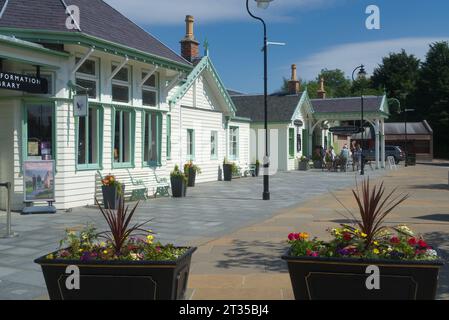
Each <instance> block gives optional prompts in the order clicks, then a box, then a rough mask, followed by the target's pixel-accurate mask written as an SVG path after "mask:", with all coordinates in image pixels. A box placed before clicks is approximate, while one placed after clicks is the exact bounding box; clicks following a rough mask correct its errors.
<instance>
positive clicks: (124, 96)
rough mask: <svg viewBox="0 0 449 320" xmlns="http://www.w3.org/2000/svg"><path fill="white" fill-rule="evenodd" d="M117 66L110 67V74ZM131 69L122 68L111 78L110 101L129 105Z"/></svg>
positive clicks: (127, 67)
mask: <svg viewBox="0 0 449 320" xmlns="http://www.w3.org/2000/svg"><path fill="white" fill-rule="evenodd" d="M116 68H118V65H116V64H113V65H112V69H111V70H112V72H114V70H115V69H116ZM131 91H132V90H131V67H129V66H124V67H123V68H121V69H120V71H119V72H117V74H116V75H115V76H114V78H112V101H116V102H123V103H129V102H130V101H131Z"/></svg>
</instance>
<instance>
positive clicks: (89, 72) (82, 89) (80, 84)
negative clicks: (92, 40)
mask: <svg viewBox="0 0 449 320" xmlns="http://www.w3.org/2000/svg"><path fill="white" fill-rule="evenodd" d="M80 60H81V58H80V57H77V58H76V59H75V61H76V63H78V62H79V61H80ZM99 74H100V71H99V62H98V60H96V59H87V60H86V61H85V62H84V63H83V64H82V65H81V67H79V69H78V70H77V72H76V76H75V77H76V84H77V88H76V91H77V94H86V93H87V94H88V96H89V98H90V99H97V96H98V88H99V82H100V80H99V79H100V75H99Z"/></svg>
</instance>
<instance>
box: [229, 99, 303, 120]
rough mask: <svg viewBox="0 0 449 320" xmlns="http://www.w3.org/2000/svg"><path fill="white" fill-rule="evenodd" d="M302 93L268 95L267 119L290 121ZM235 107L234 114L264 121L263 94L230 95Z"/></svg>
mask: <svg viewBox="0 0 449 320" xmlns="http://www.w3.org/2000/svg"><path fill="white" fill-rule="evenodd" d="M302 95H303V94H302V93H300V94H297V95H284V96H279V95H276V96H268V121H269V122H290V121H291V119H292V117H293V115H294V114H295V111H296V109H297V107H298V105H299V102H300V100H301V97H302ZM232 100H233V101H234V104H235V106H236V108H237V112H236V115H237V116H239V117H244V118H250V119H251V120H252V121H253V122H263V121H264V96H263V95H237V96H232Z"/></svg>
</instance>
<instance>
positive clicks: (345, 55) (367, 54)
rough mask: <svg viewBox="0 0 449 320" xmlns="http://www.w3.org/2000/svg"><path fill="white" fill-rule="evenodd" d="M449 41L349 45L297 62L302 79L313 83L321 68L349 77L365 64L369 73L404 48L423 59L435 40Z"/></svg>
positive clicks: (429, 39) (407, 40)
mask: <svg viewBox="0 0 449 320" xmlns="http://www.w3.org/2000/svg"><path fill="white" fill-rule="evenodd" d="M444 40H446V41H447V40H449V38H448V37H442V38H436V37H422V38H399V39H391V40H381V41H371V42H360V43H348V44H342V45H338V46H334V47H330V48H328V49H325V50H323V51H321V52H319V53H316V54H313V55H311V56H309V57H307V58H306V59H304V60H302V61H300V62H298V63H297V64H298V65H299V68H300V69H299V73H300V76H301V78H303V79H307V80H312V79H315V78H316V76H317V75H318V74H319V73H320V71H321V70H322V69H337V68H338V69H341V70H343V71H344V72H345V73H346V75H347V76H348V77H350V76H351V73H352V71H353V70H354V68H355V67H356V66H358V65H360V64H364V65H365V66H366V69H367V71H368V73H372V72H373V71H374V68H376V67H377V66H378V64H380V63H381V62H382V58H383V57H385V56H386V55H388V54H389V53H390V52H399V51H400V50H401V49H404V50H405V51H406V52H407V53H408V54H414V55H415V56H416V57H418V58H420V59H424V58H425V56H426V53H427V51H428V50H429V44H431V43H432V42H436V41H444Z"/></svg>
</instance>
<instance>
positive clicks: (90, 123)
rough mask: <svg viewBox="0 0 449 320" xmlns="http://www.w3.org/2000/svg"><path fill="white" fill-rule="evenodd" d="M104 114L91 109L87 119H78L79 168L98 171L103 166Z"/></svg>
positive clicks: (96, 108) (98, 110)
mask: <svg viewBox="0 0 449 320" xmlns="http://www.w3.org/2000/svg"><path fill="white" fill-rule="evenodd" d="M102 123H103V112H102V110H101V108H99V107H93V106H90V107H89V112H88V115H87V117H79V118H77V119H76V138H77V140H76V145H77V158H76V163H77V168H78V169H98V168H99V167H100V165H101V149H102V148H101V146H102V141H103V134H102V127H103V126H102Z"/></svg>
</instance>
